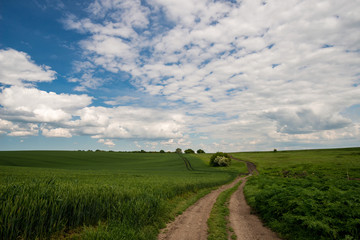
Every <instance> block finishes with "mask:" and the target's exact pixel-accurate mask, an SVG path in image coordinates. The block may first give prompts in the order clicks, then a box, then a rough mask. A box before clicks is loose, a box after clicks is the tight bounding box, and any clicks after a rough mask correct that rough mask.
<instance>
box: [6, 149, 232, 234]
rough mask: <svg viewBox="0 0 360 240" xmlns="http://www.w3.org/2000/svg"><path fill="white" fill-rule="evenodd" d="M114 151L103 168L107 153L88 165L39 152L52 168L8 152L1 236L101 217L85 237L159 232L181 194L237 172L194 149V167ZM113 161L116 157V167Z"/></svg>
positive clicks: (172, 157)
mask: <svg viewBox="0 0 360 240" xmlns="http://www.w3.org/2000/svg"><path fill="white" fill-rule="evenodd" d="M0 154H1V153H0ZM46 154H47V155H48V154H49V153H46ZM62 154H63V156H64V157H66V155H70V156H72V155H71V153H69V152H68V153H62ZM77 154H79V153H77V152H76V154H75V155H77ZM93 154H98V153H93ZM109 154H110V153H109ZM114 154H117V155H113V154H110V156H111V157H110V158H108V159H106V157H107V156H106V153H101V154H100V155H99V156H105V159H104V160H103V162H105V163H106V164H105V166H103V167H101V166H102V165H101V160H102V159H101V157H99V158H96V157H95V158H93V159H92V160H91V159H90V160H89V162H88V163H83V164H79V163H77V162H76V161H77V160H76V158H72V161H69V160H68V159H67V160H64V162H65V163H64V165H61V164H60V162H57V160H56V161H55V162H51V161H52V160H51V159H47V161H45V160H46V159H45V158H42V157H43V156H42V155H41V153H40V160H41V161H43V162H44V165H45V166H47V167H50V168H40V167H39V166H40V165H39V161H40V160H36V161H34V162H35V165H36V166H32V165H31V159H30V160H28V161H29V162H26V161H24V160H23V159H22V158H21V156H19V155H18V158H19V159H20V160H19V161H17V160H16V158H15V159H14V158H13V160H11V161H12V162H11V161H10V160H9V159H8V160H7V166H0V239H18V238H23V239H35V238H39V239H47V238H50V237H51V236H52V235H53V234H58V233H59V232H65V233H66V232H68V231H70V230H71V229H76V228H79V227H82V226H98V225H99V223H100V227H98V228H89V227H85V229H87V230H85V231H80V232H83V233H82V235H81V236H82V237H81V238H85V239H86V238H89V239H92V238H94V239H155V238H156V235H157V232H158V229H159V228H160V227H161V226H163V225H164V223H165V222H166V221H167V220H169V218H171V214H172V210H173V209H174V207H175V206H176V205H177V202H174V199H177V200H176V201H178V202H179V201H181V196H184V197H185V196H189V193H196V192H199V190H201V189H205V188H211V187H214V186H217V185H220V184H223V183H226V182H229V181H230V180H232V179H233V178H234V177H235V175H237V173H238V172H236V171H229V172H219V171H214V170H213V169H210V168H209V167H207V166H206V165H205V164H203V163H202V161H201V160H199V159H197V158H196V157H195V156H187V159H188V161H190V162H191V165H192V166H193V168H194V169H195V170H194V171H188V170H187V169H186V167H185V165H184V162H183V160H182V159H181V158H179V156H177V155H176V154H169V155H168V154H144V155H143V158H141V157H139V155H136V157H138V158H135V157H134V155H126V154H125V155H121V154H119V153H114ZM50 155H51V153H50ZM150 155H151V156H150ZM93 156H94V155H93ZM113 156H117V158H113ZM129 156H130V159H129ZM163 156H164V157H163ZM162 157H163V158H162ZM144 159H145V160H144ZM2 161H5V160H4V159H2ZM22 161H23V162H24V163H23V164H21V162H22ZM67 161H68V162H69V163H68V165H67V164H66V162H67ZM79 161H80V162H82V161H83V159H82V158H80V160H79ZM111 161H116V162H115V163H114V165H113V168H112V169H109V166H111ZM9 162H10V163H14V164H18V165H26V166H27V167H21V166H16V167H14V166H9V165H11V164H9ZM14 164H13V165H14ZM86 164H87V165H86ZM58 166H59V167H61V169H59V168H58ZM73 166H75V167H73ZM96 166H97V167H98V168H99V169H98V170H94V168H95V167H96ZM146 167H149V168H148V169H146ZM87 168H90V169H93V170H87ZM72 169H75V170H72Z"/></svg>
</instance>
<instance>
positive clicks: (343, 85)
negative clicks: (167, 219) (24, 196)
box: [0, 0, 360, 152]
mask: <svg viewBox="0 0 360 240" xmlns="http://www.w3.org/2000/svg"><path fill="white" fill-rule="evenodd" d="M358 12H360V2H359V1H358V0H356V1H353V0H352V1H350V0H346V1H336V0H322V1H316V2H314V1H310V0H301V1H300V0H289V1H286V2H284V1H280V0H269V1H257V0H243V1H226V0H223V1H205V0H204V1H198V0H183V1H168V0H146V1H145V0H144V1H136V0H121V1H117V0H95V1H70V0H67V1H65V0H53V1H50V0H28V1H22V0H13V1H2V2H1V3H0V150H27V149H34V150H35V149H36V150H38V149H39V150H41V149H45V150H48V149H55V150H56V149H61V150H73V149H74V150H77V149H84V150H87V149H105V150H140V149H145V150H160V149H164V150H174V149H176V148H177V147H180V148H182V149H186V148H193V149H195V150H196V149H199V148H201V149H204V150H205V151H208V152H209V151H210V152H214V151H253V150H272V149H274V148H277V149H279V150H285V149H304V148H333V147H352V146H359V142H360V97H359V96H360V86H359V84H360V16H359V14H358Z"/></svg>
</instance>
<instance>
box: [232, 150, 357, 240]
mask: <svg viewBox="0 0 360 240" xmlns="http://www.w3.org/2000/svg"><path fill="white" fill-rule="evenodd" d="M233 155H234V156H236V157H238V158H242V159H244V160H249V161H253V162H254V163H256V165H257V166H258V169H259V171H260V175H259V176H254V177H251V178H250V179H249V181H248V182H247V184H246V186H245V188H244V193H245V196H246V199H247V201H248V203H249V205H250V206H251V207H252V208H253V209H254V210H255V211H257V212H258V214H259V215H260V216H261V218H262V219H263V220H264V222H265V223H266V224H267V225H268V226H269V227H270V228H272V229H273V230H274V231H276V232H278V233H280V234H281V235H282V236H283V237H284V238H285V239H295V240H297V239H299V240H300V239H313V240H315V239H347V240H350V239H353V240H355V239H360V181H359V180H357V179H359V177H360V148H349V149H330V150H306V151H284V152H276V153H274V152H257V153H238V154H233Z"/></svg>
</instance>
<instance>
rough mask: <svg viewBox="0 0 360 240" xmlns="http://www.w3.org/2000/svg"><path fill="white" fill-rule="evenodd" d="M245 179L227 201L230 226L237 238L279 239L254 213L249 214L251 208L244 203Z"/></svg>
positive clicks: (247, 239) (240, 239) (250, 239)
mask: <svg viewBox="0 0 360 240" xmlns="http://www.w3.org/2000/svg"><path fill="white" fill-rule="evenodd" d="M246 181H247V179H246V178H244V180H243V182H242V183H241V185H240V187H239V188H238V190H236V192H235V193H234V194H233V195H232V196H231V198H230V203H229V211H230V216H229V221H230V226H231V227H232V229H233V230H234V233H235V234H236V236H237V240H272V239H280V238H278V237H277V236H276V234H275V233H274V232H272V231H271V230H270V229H268V228H266V227H264V226H263V224H262V222H261V221H260V219H259V218H258V217H257V216H256V215H253V214H251V208H250V207H249V205H248V204H247V203H246V200H245V196H244V191H243V189H244V186H245V183H246Z"/></svg>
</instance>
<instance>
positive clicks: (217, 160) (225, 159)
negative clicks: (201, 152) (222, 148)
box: [210, 152, 231, 167]
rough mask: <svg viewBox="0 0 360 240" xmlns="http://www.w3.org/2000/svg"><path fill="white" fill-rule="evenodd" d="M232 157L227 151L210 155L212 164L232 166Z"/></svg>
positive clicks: (213, 165)
mask: <svg viewBox="0 0 360 240" xmlns="http://www.w3.org/2000/svg"><path fill="white" fill-rule="evenodd" d="M230 164H231V159H230V156H229V155H228V154H227V153H223V152H217V153H215V154H213V155H212V156H211V157H210V166H212V167H227V166H230Z"/></svg>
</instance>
